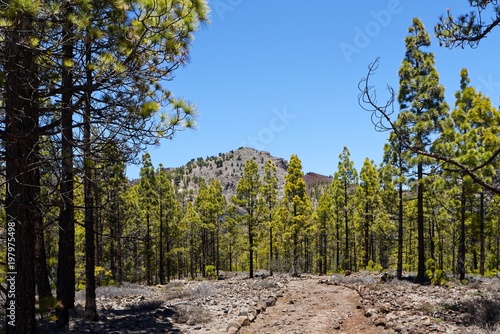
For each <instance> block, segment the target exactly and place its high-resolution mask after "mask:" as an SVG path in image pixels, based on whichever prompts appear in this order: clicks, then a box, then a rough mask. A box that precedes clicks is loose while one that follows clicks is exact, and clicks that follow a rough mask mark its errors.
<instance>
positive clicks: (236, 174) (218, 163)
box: [167, 147, 331, 200]
mask: <svg viewBox="0 0 500 334" xmlns="http://www.w3.org/2000/svg"><path fill="white" fill-rule="evenodd" d="M247 160H254V161H255V162H256V163H257V165H258V166H259V174H260V176H261V178H262V177H263V176H264V165H265V164H266V162H267V161H268V160H271V161H272V162H273V163H274V165H275V166H276V177H277V179H278V193H279V196H280V197H282V196H283V188H284V184H285V175H286V173H287V165H288V162H287V160H285V159H283V158H278V157H274V156H272V155H271V154H270V153H269V152H267V151H258V150H255V149H253V148H249V147H240V148H239V149H237V150H233V151H230V152H227V153H219V155H218V156H212V157H206V158H201V157H199V158H197V159H191V161H189V162H188V163H187V164H186V165H184V166H181V167H178V168H168V169H167V170H168V171H169V172H170V173H171V175H172V178H173V180H174V182H175V184H176V186H177V187H178V189H179V191H180V192H183V193H186V194H195V193H196V191H197V189H198V187H199V182H200V181H201V179H204V180H205V181H208V180H211V179H217V180H219V181H220V183H221V185H222V191H223V194H224V197H225V198H226V200H229V199H230V198H231V197H232V196H233V195H235V194H236V186H237V184H238V181H239V180H240V178H241V177H242V175H243V170H244V166H245V163H246V161H247ZM304 180H305V181H306V185H307V186H308V189H311V188H312V187H314V186H318V185H321V184H329V183H331V179H330V178H329V177H327V176H324V175H321V174H317V173H307V174H306V175H304Z"/></svg>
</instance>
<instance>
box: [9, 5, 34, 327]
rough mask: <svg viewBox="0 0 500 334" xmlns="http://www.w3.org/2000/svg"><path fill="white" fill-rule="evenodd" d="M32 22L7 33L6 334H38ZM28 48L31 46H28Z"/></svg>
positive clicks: (22, 21) (23, 21)
mask: <svg viewBox="0 0 500 334" xmlns="http://www.w3.org/2000/svg"><path fill="white" fill-rule="evenodd" d="M31 20H32V18H30V17H28V15H25V16H23V17H22V18H19V20H17V22H16V23H17V25H16V26H15V27H13V28H12V29H13V30H11V31H7V33H6V34H5V36H4V37H5V50H4V52H5V59H6V60H7V61H6V64H5V73H7V75H6V76H5V80H6V85H5V101H4V103H5V120H4V122H5V136H4V137H3V138H2V139H3V140H4V143H5V167H6V180H7V191H6V198H5V213H6V216H7V226H6V234H7V256H6V260H7V273H6V282H7V291H8V292H9V293H8V294H7V300H6V304H5V306H6V310H5V311H6V322H7V326H6V332H7V333H28V334H31V333H35V330H36V323H35V234H36V230H35V224H36V223H37V222H39V219H40V212H39V209H38V208H39V205H38V200H39V199H38V195H39V190H40V189H39V185H40V180H39V177H40V176H39V173H38V166H37V162H38V161H37V158H36V153H37V152H36V145H37V142H38V133H37V128H38V118H39V113H38V109H37V107H36V92H35V90H36V89H37V88H38V82H37V77H36V75H37V73H36V62H35V60H34V56H33V53H32V51H31V50H30V48H29V45H30V42H29V39H30V35H31V34H32V28H31V27H32V21H31ZM26 46H28V47H26Z"/></svg>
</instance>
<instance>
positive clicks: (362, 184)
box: [356, 158, 382, 269]
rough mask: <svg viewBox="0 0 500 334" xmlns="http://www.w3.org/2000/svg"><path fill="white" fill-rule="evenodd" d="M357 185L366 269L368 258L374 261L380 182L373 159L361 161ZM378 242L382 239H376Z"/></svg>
mask: <svg viewBox="0 0 500 334" xmlns="http://www.w3.org/2000/svg"><path fill="white" fill-rule="evenodd" d="M359 176H360V177H359V186H358V188H357V192H356V197H357V198H358V205H359V209H360V211H361V214H360V215H361V216H362V221H363V223H362V231H363V232H362V237H361V240H362V241H363V265H364V267H365V269H366V267H367V266H368V262H369V261H370V260H372V261H373V262H375V261H374V258H375V256H374V255H375V254H374V249H373V248H374V247H373V243H374V240H373V239H374V238H373V233H374V230H375V226H374V225H375V223H376V219H377V217H376V215H377V211H378V210H379V209H380V205H381V203H380V194H379V191H380V183H379V182H378V173H377V170H376V167H375V166H374V164H373V161H371V160H370V159H368V158H366V159H365V161H364V162H363V167H361V171H360V175H359ZM378 242H379V243H381V242H382V240H379V241H378Z"/></svg>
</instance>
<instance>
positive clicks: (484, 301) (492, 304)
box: [461, 296, 500, 328]
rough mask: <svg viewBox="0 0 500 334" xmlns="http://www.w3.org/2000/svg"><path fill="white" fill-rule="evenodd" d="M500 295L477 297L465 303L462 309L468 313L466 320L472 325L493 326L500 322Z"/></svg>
mask: <svg viewBox="0 0 500 334" xmlns="http://www.w3.org/2000/svg"><path fill="white" fill-rule="evenodd" d="M499 297H500V296H496V297H488V298H479V299H477V298H475V299H471V300H467V301H465V302H464V303H463V305H462V307H461V308H462V309H463V310H464V311H465V312H466V313H467V315H466V317H465V320H466V321H467V322H468V323H469V324H470V325H476V326H479V327H481V328H491V327H493V326H495V325H496V324H498V323H500V299H499Z"/></svg>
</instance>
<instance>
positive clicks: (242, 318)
mask: <svg viewBox="0 0 500 334" xmlns="http://www.w3.org/2000/svg"><path fill="white" fill-rule="evenodd" d="M235 321H236V322H237V323H238V324H240V327H243V326H250V320H248V317H245V316H238V317H237V318H236V320H235Z"/></svg>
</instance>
